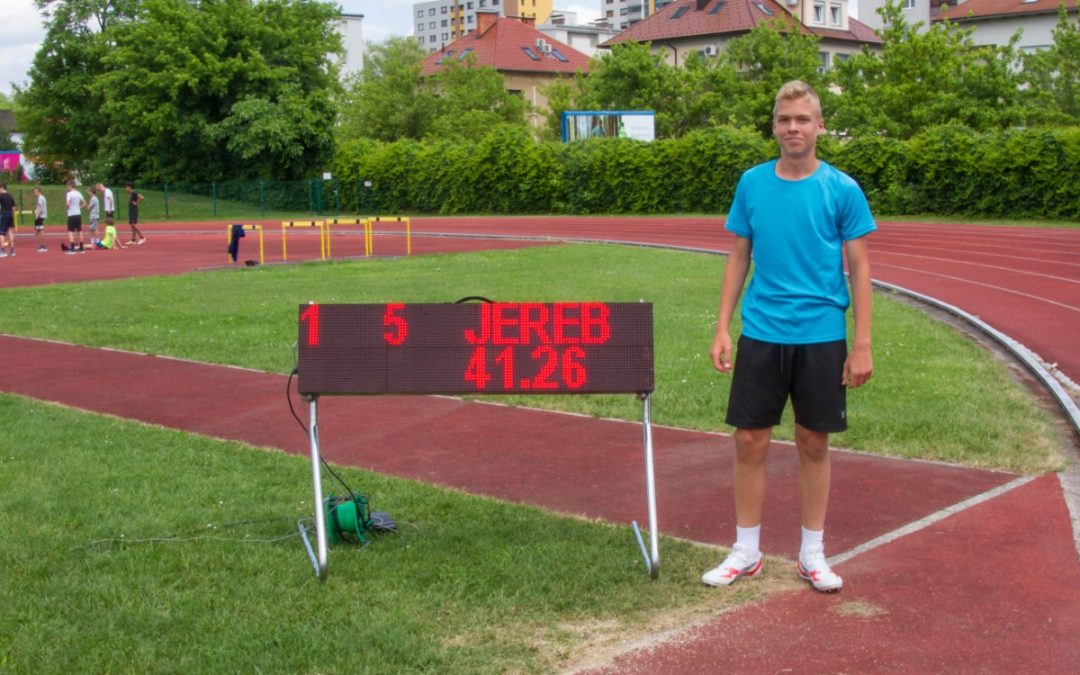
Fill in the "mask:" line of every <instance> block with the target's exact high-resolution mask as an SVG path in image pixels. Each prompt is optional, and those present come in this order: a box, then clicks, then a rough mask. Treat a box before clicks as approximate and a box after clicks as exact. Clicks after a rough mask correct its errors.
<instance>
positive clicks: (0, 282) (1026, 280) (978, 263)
mask: <svg viewBox="0 0 1080 675" xmlns="http://www.w3.org/2000/svg"><path fill="white" fill-rule="evenodd" d="M262 224H263V225H264V227H266V255H267V260H268V262H272V261H279V260H280V259H281V235H280V230H279V229H275V227H278V226H279V222H278V221H262ZM392 226H393V224H391V223H381V224H380V227H381V228H382V229H380V230H378V231H377V236H376V237H375V252H376V254H377V255H402V254H404V252H405V246H404V238H403V236H402V235H403V234H404V231H403V230H402V229H395V228H394V227H392ZM879 228H880V229H879V230H878V232H876V233H874V234H873V235H871V238H870V249H871V267H872V271H873V275H874V278H875V279H878V280H881V281H885V282H888V283H891V284H895V285H898V286H902V287H904V288H908V289H911V290H913V291H917V292H919V293H922V294H925V295H929V296H932V297H935V298H938V299H940V300H942V301H944V302H947V303H949V304H951V305H955V306H957V307H960V308H961V309H964V310H966V311H967V312H969V313H971V314H974V315H976V316H978V317H980V318H981V319H982V320H983V321H985V322H986V323H988V324H989V325H991V326H992V327H994V328H996V329H997V330H999V331H1001V332H1002V333H1005V334H1006V335H1009V336H1011V337H1013V338H1014V339H1016V340H1017V341H1019V342H1021V343H1022V344H1024V345H1025V346H1026V347H1028V348H1029V349H1031V350H1032V351H1033V352H1035V353H1036V354H1038V355H1039V356H1040V357H1042V358H1043V359H1044V360H1045V361H1047V362H1048V363H1056V364H1057V367H1058V369H1059V370H1060V371H1061V372H1062V373H1064V374H1065V375H1066V376H1067V377H1068V378H1069V379H1071V380H1072V381H1073V382H1080V350H1077V349H1075V343H1076V336H1077V335H1080V230H1076V229H1050V228H1011V227H989V226H975V225H940V224H920V223H896V222H888V221H885V222H881V223H879ZM24 229H25V228H24ZM145 229H146V230H147V231H148V235H150V241H149V242H148V243H147V245H146V246H142V247H136V248H131V249H128V250H125V251H122V252H100V251H98V252H93V253H87V254H85V255H84V256H65V257H66V258H67V260H65V261H64V263H63V265H58V264H57V263H58V262H59V259H58V258H57V257H56V256H59V255H60V254H59V252H58V251H56V250H55V249H54V250H52V251H50V252H49V253H48V254H44V255H37V254H35V253H34V252H33V247H32V246H30V245H29V244H30V242H31V241H32V238H33V234H32V233H24V234H21V235H20V237H19V239H20V244H21V248H20V251H21V252H20V255H19V256H18V258H16V259H14V260H11V259H5V260H3V261H0V262H2V263H3V265H0V287H2V286H11V285H33V284H46V283H59V282H63V281H73V280H88V279H94V278H123V277H130V276H138V275H142V274H163V273H179V272H182V271H188V270H193V269H202V268H208V267H221V266H225V265H227V264H228V263H227V260H226V256H225V252H224V248H225V237H226V234H225V230H226V226H225V225H224V224H222V223H176V224H167V223H165V224H152V225H148V226H147V227H146V228H145ZM310 234H312V233H308V232H306V231H298V232H295V233H292V234H290V235H289V252H290V254H289V258H290V260H304V259H307V260H310V259H312V258H317V257H318V244H317V238H316V237H314V236H304V235H310ZM412 234H413V252H414V253H417V254H422V253H426V252H432V251H454V250H472V249H479V248H496V247H516V246H526V245H536V244H539V243H552V242H560V241H614V242H621V243H633V244H645V245H655V246H671V247H677V248H686V249H694V250H703V251H712V252H727V251H728V250H730V247H731V243H732V241H733V239H732V236H731V235H730V234H728V233H727V232H726V231H725V230H724V229H723V219H722V218H718V217H708V218H707V217H685V218H673V217H625V218H623V217H597V216H589V217H578V218H571V217H550V216H536V217H520V216H519V217H491V218H415V219H413V221H412ZM463 236H464V237H468V239H462V238H461V237H463ZM473 238H478V239H480V241H473V240H472V239H473ZM59 240H60V237H58V236H55V234H54V236H53V237H51V243H53V246H55V247H57V248H58V243H59ZM361 240H362V238H361V237H360V235H359V232H358V231H350V230H349V229H347V228H339V229H338V230H337V231H336V234H335V236H334V242H335V243H334V245H333V254H334V256H335V257H345V256H351V257H355V256H358V255H360V253H361V252H362V244H361ZM255 245H256V239H255V238H254V237H251V236H250V235H249V237H247V238H245V240H244V242H243V248H242V250H241V254H242V255H241V259H251V258H254V257H257V249H255ZM99 256H101V257H99ZM719 281H720V280H719V279H717V280H716V283H717V286H718V287H719Z"/></svg>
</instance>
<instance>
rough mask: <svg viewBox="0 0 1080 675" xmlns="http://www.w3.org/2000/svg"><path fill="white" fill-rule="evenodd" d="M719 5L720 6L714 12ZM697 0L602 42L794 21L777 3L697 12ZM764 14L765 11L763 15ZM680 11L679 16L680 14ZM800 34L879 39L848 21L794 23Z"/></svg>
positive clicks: (731, 4) (680, 0)
mask: <svg viewBox="0 0 1080 675" xmlns="http://www.w3.org/2000/svg"><path fill="white" fill-rule="evenodd" d="M718 4H723V5H724V6H723V7H721V8H720V9H719V10H718V11H714V9H715V8H716V6H717V5H718ZM696 6H697V0H676V1H675V2H673V3H671V4H670V5H665V6H664V7H663V8H662V9H660V10H658V11H657V12H656V14H653V15H652V16H650V17H648V18H647V19H643V20H642V21H638V22H637V23H635V24H634V25H633V26H630V27H629V28H627V29H626V30H624V31H623V32H621V33H619V34H618V35H616V36H615V37H613V38H611V39H610V40H608V41H607V42H605V43H604V44H603V45H602V46H605V47H607V46H611V45H615V44H619V43H620V42H662V41H664V40H671V39H674V38H689V37H699V36H707V35H732V36H734V35H733V34H738V33H748V32H750V31H751V30H752V29H753V28H755V27H756V26H757V25H759V24H762V23H767V22H769V21H771V20H772V19H778V18H779V19H782V18H785V17H789V18H794V17H792V15H791V12H788V11H787V10H786V9H784V7H783V6H782V5H780V3H778V2H776V0H708V1H707V2H706V3H705V6H704V7H703V8H702V9H701V10H700V11H699V10H696V9H695V7H696ZM766 10H767V11H766ZM680 11H681V13H680ZM796 24H797V25H798V26H799V32H801V33H803V34H807V35H817V36H820V37H823V38H829V39H832V40H841V41H847V42H859V43H871V44H880V43H881V39H880V38H878V37H877V35H875V34H874V31H873V29H871V28H870V27H869V26H867V25H866V24H863V23H860V22H859V21H856V20H855V19H851V20H850V26H851V27H850V30H835V29H824V28H813V27H810V26H805V25H802V24H801V23H798V22H797V21H796Z"/></svg>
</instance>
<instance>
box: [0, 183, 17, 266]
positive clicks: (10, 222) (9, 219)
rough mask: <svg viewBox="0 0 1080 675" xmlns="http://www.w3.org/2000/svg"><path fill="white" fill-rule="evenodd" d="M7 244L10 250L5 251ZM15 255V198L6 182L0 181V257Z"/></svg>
mask: <svg viewBox="0 0 1080 675" xmlns="http://www.w3.org/2000/svg"><path fill="white" fill-rule="evenodd" d="M5 246H7V247H8V250H9V251H10V252H5V251H4V247H5ZM9 255H10V256H12V257H14V256H15V198H14V197H12V196H11V193H10V192H8V189H7V184H6V183H0V258H6V257H8V256H9Z"/></svg>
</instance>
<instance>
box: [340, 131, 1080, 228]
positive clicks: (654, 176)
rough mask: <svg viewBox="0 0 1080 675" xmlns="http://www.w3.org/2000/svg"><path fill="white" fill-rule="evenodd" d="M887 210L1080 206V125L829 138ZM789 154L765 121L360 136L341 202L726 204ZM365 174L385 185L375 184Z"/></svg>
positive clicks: (634, 210)
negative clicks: (616, 132)
mask: <svg viewBox="0 0 1080 675" xmlns="http://www.w3.org/2000/svg"><path fill="white" fill-rule="evenodd" d="M818 143H819V154H820V156H821V157H822V159H825V160H827V161H829V162H830V163H832V164H834V165H835V166H836V167H837V168H839V169H840V170H842V171H845V172H847V173H849V174H850V175H851V176H852V177H854V178H855V179H856V180H857V181H858V182H859V184H860V185H861V186H862V188H863V190H864V191H865V193H866V196H867V199H868V200H869V202H870V205H871V208H872V209H873V210H874V212H875V213H877V214H879V215H885V214H890V213H892V214H929V215H934V214H936V215H978V216H986V217H994V218H1062V219H1069V218H1077V217H1080V181H1076V180H1075V176H1077V175H1080V127H1078V128H1065V129H1041V128H1039V129H1024V130H1010V131H997V132H988V133H981V134H980V133H976V132H974V131H972V130H971V129H969V128H967V127H964V126H960V125H948V126H938V127H933V128H930V129H927V130H925V131H924V132H922V133H921V134H919V135H917V136H915V137H914V138H912V139H910V140H898V139H895V138H885V137H874V136H869V137H860V138H854V139H840V138H835V137H832V136H822V137H821V138H819V140H818ZM775 155H776V145H775V143H774V142H773V141H772V140H771V139H769V140H766V139H764V138H762V137H761V136H760V135H758V133H757V132H755V131H753V130H744V129H737V128H733V127H714V128H708V129H700V130H697V131H693V132H691V133H689V134H686V135H685V136H682V137H680V138H675V139H666V140H658V141H654V142H652V143H645V142H641V141H635V140H631V139H625V138H590V139H586V140H582V141H576V142H573V143H569V144H562V143H555V142H549V141H543V142H537V141H535V140H533V139H532V138H531V137H530V136H529V135H528V133H527V132H526V131H524V130H522V129H519V128H510V127H497V128H495V129H493V130H492V131H490V132H489V133H488V134H487V135H485V136H484V137H482V138H481V139H480V140H479V141H476V142H471V141H450V140H443V141H429V142H424V143H421V142H417V141H413V140H402V141H396V142H393V143H379V142H376V141H370V140H362V141H354V142H352V143H349V144H347V145H345V146H344V147H343V148H341V150H340V151H339V154H338V158H337V161H336V175H337V176H338V178H339V179H340V181H341V200H342V205H341V208H342V210H343V211H354V212H361V213H379V212H382V213H439V214H461V213H505V214H518V213H521V214H526V213H529V214H532V213H570V214H596V213H613V214H615V213H618V214H659V213H692V212H696V213H702V212H703V213H722V212H725V211H726V210H727V208H728V207H729V206H730V204H731V200H732V197H733V194H734V190H735V185H736V183H737V182H738V179H739V176H740V175H741V174H742V172H743V171H745V170H746V169H748V168H750V167H751V166H753V165H755V164H758V163H760V162H762V161H765V160H766V159H768V158H770V157H774V156H775ZM364 181H370V182H371V188H364V187H362V186H363V183H364Z"/></svg>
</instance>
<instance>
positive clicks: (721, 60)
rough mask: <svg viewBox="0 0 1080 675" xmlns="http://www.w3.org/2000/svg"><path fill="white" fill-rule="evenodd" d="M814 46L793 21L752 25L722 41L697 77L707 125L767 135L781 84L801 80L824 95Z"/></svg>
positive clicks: (814, 39)
mask: <svg viewBox="0 0 1080 675" xmlns="http://www.w3.org/2000/svg"><path fill="white" fill-rule="evenodd" d="M819 44H820V40H819V39H818V38H817V37H816V36H814V35H810V34H808V33H803V32H802V31H801V30H800V29H799V25H798V23H797V22H796V21H795V20H794V19H793V18H792V17H787V18H786V19H773V20H772V21H768V22H766V23H762V24H759V25H757V26H755V27H754V28H753V29H752V30H751V31H750V32H749V33H747V34H746V35H742V36H740V37H737V38H734V39H732V40H729V41H728V42H727V43H725V45H724V49H723V51H722V52H721V53H720V55H719V57H718V58H717V59H716V65H715V67H713V68H710V69H707V70H706V71H705V72H704V73H702V74H701V79H702V83H703V84H702V87H701V90H702V91H703V94H702V99H701V101H700V103H699V104H698V107H699V108H701V109H702V110H704V111H706V112H707V117H708V120H709V121H710V122H711V123H712V124H716V125H719V124H725V123H726V124H732V125H734V126H745V127H751V128H755V129H757V130H758V131H759V132H760V133H761V134H762V135H763V136H765V137H766V138H770V137H772V110H773V103H774V101H775V99H776V92H777V91H779V89H780V87H781V86H782V85H783V84H784V83H785V82H789V81H791V80H802V81H804V82H806V83H807V84H809V85H811V86H812V87H814V88H815V90H816V91H818V92H819V93H820V95H821V96H822V98H823V99H824V98H825V97H826V96H827V94H828V89H827V85H828V78H827V77H826V76H825V75H823V74H821V73H819V72H818V67H819V66H820V64H821V62H820V60H819V56H818V52H819Z"/></svg>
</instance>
